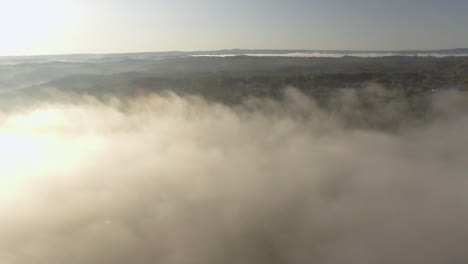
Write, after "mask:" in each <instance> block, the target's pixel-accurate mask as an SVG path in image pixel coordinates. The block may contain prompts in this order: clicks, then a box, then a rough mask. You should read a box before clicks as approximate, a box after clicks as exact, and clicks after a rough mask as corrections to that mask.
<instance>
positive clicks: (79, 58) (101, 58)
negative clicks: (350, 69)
mask: <svg viewBox="0 0 468 264" xmlns="http://www.w3.org/2000/svg"><path fill="white" fill-rule="evenodd" d="M190 56H219V57H223V56H259V57H261V56H283V57H344V56H355V57H384V56H435V57H446V56H468V48H458V49H440V50H398V51H384V50H294V49H291V50H287V49H285V50H272V49H223V50H211V51H162V52H139V53H114V54H68V55H35V56H0V65H2V64H3V65H5V64H18V63H41V62H49V61H64V62H93V61H94V62H105V61H115V60H127V59H128V60H148V59H153V60H157V59H165V58H177V57H190Z"/></svg>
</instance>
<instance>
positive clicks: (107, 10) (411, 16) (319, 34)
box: [0, 0, 468, 56]
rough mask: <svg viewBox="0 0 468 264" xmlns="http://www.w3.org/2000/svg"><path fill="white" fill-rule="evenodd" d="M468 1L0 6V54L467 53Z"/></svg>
mask: <svg viewBox="0 0 468 264" xmlns="http://www.w3.org/2000/svg"><path fill="white" fill-rule="evenodd" d="M467 13H468V1H466V0H446V1H441V0H439V1H435V0H407V1H404V0H373V1H372V0H269V1H267V0H257V1H252V0H251V1H247V0H236V1H219V0H218V1H216V0H198V1H193V0H172V1H166V0H41V1H37V0H15V1H11V0H0V35H1V39H2V41H1V43H0V56H9V55H33V54H69V53H119V52H144V51H169V50H182V51H189V50H217V49H230V48H249V49H257V48H261V49H335V50H343V49H347V50H406V49H450V48H465V47H468V27H467V26H466V25H468V16H467V15H466V14H467Z"/></svg>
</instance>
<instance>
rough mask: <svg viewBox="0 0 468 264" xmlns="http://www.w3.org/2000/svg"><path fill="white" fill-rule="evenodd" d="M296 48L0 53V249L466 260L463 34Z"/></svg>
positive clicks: (53, 258) (64, 254) (153, 256)
mask: <svg viewBox="0 0 468 264" xmlns="http://www.w3.org/2000/svg"><path fill="white" fill-rule="evenodd" d="M308 52H309V51H307V50H300V51H293V50H284V51H279V50H277V51H272V50H222V51H212V52H159V53H158V52H154V53H125V54H123V53H122V54H108V55H99V54H94V55H60V56H59V55H57V56H23V57H0V263H2V264H31V263H34V264H50V263H71V264H74V263H76V264H81V263H86V264H105V263H109V264H111V263H112V264H127V263H141V264H148V263H161V264H169V263H200V264H201V263H226V264H227V263H233V264H234V263H256V264H262V263H265V264H267V263H268V264H273V263H318V264H320V263H337V264H339V263H362V264H366V263H369V264H371V263H383V264H385V263H389V264H394V263H402V264H405V263H408V264H409V263H425V264H431V263H434V264H436V263H467V261H468V253H467V251H466V242H467V238H468V228H466V226H467V223H468V202H467V201H468V200H467V198H468V194H467V190H468V165H467V157H468V138H467V135H468V56H466V54H467V53H468V51H467V50H466V49H458V50H441V51H406V52H405V51H400V52H395V53H391V54H388V53H383V52H372V53H371V52H352V51H341V52H340V51H316V52H309V53H308ZM304 54H306V55H304ZM307 54H308V55H307ZM421 54H423V55H421Z"/></svg>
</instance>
